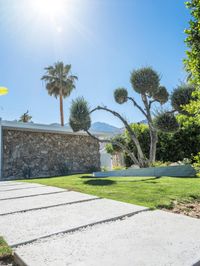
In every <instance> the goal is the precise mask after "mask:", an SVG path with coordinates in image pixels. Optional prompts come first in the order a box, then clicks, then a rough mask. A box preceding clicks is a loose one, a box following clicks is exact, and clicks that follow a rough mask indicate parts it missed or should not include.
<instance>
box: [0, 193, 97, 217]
mask: <svg viewBox="0 0 200 266" xmlns="http://www.w3.org/2000/svg"><path fill="white" fill-rule="evenodd" d="M96 198H97V197H95V196H92V195H88V194H83V193H79V192H74V191H70V192H69V191H66V193H56V194H50V195H49V194H47V195H42V196H37V197H30V198H19V199H15V200H12V203H11V202H10V200H4V201H0V215H2V214H8V213H12V212H18V211H27V210H29V209H34V208H43V207H49V206H52V205H58V204H65V203H66V204H67V203H72V202H77V201H81V200H88V199H96Z"/></svg>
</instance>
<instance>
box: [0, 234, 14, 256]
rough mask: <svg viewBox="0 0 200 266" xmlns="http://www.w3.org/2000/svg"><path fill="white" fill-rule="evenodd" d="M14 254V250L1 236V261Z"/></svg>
mask: <svg viewBox="0 0 200 266" xmlns="http://www.w3.org/2000/svg"><path fill="white" fill-rule="evenodd" d="M11 255H12V250H11V248H10V247H9V246H8V245H7V243H6V242H5V240H4V239H3V238H2V237H0V261H1V260H3V259H5V258H8V257H10V256H11Z"/></svg>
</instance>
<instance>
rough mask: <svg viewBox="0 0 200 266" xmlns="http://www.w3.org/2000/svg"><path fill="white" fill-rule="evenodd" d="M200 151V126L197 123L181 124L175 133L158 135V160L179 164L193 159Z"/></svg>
mask: <svg viewBox="0 0 200 266" xmlns="http://www.w3.org/2000/svg"><path fill="white" fill-rule="evenodd" d="M199 151H200V126H199V125H197V124H195V123H190V124H188V125H185V124H181V125H180V128H179V130H178V131H177V132H175V133H169V134H166V133H164V132H161V131H159V133H158V143H157V160H160V161H164V162H166V161H171V162H177V161H183V160H184V158H189V159H193V156H194V155H196V154H197V153H198V152H199Z"/></svg>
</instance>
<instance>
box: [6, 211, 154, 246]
mask: <svg viewBox="0 0 200 266" xmlns="http://www.w3.org/2000/svg"><path fill="white" fill-rule="evenodd" d="M146 211H152V210H151V209H145V210H139V211H134V212H130V213H127V214H122V215H120V216H115V217H112V218H108V219H105V220H101V221H97V222H94V223H90V224H86V225H81V226H78V227H75V228H71V229H67V230H63V231H59V232H55V233H52V234H48V235H44V236H41V237H38V238H34V239H31V240H28V241H24V242H21V243H17V244H13V245H10V247H11V248H17V247H19V246H22V245H27V244H31V243H34V242H36V241H38V240H42V239H46V238H49V237H52V236H57V235H60V234H68V233H73V232H76V231H79V230H81V229H85V228H87V227H92V226H95V225H98V224H103V223H108V222H115V221H118V220H123V219H124V218H126V217H131V216H134V215H137V214H139V213H142V212H146Z"/></svg>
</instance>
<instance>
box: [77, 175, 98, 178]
mask: <svg viewBox="0 0 200 266" xmlns="http://www.w3.org/2000/svg"><path fill="white" fill-rule="evenodd" d="M80 178H83V179H88V178H90V179H92V178H93V179H94V178H96V177H95V176H92V175H83V176H80Z"/></svg>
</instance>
